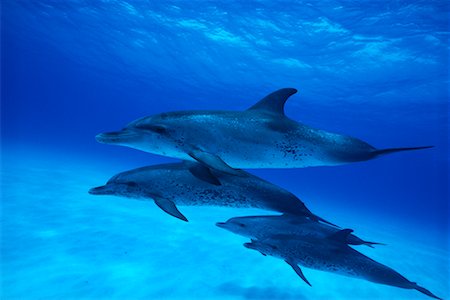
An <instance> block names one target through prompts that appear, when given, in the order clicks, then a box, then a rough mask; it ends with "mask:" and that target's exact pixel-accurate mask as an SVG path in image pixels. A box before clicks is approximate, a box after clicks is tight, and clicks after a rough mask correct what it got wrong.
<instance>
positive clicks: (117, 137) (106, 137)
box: [95, 130, 139, 144]
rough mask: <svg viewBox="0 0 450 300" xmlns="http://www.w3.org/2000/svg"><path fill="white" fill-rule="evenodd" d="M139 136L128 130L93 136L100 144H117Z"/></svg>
mask: <svg viewBox="0 0 450 300" xmlns="http://www.w3.org/2000/svg"><path fill="white" fill-rule="evenodd" d="M138 135H139V134H138V133H137V132H133V131H130V130H122V131H114V132H105V133H99V134H97V135H96V136H95V139H96V140H97V142H99V143H102V144H110V143H119V142H123V141H126V140H129V139H130V138H133V137H137V136H138Z"/></svg>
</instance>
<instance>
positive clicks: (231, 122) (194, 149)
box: [96, 88, 431, 175]
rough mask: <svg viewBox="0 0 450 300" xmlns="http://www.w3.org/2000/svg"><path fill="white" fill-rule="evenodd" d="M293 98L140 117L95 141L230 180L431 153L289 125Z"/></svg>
mask: <svg viewBox="0 0 450 300" xmlns="http://www.w3.org/2000/svg"><path fill="white" fill-rule="evenodd" d="M296 92H297V90H296V89H293V88H284V89H280V90H278V91H275V92H273V93H272V94H269V95H268V96H266V97H265V98H263V99H262V100H260V101H259V102H258V103H256V104H255V105H253V106H252V107H250V108H249V109H248V110H246V111H181V112H170V113H162V114H158V115H154V116H149V117H144V118H141V119H138V120H136V121H133V122H131V123H130V124H128V125H127V126H126V127H125V128H124V129H122V130H121V131H117V132H110V133H102V134H99V135H97V136H96V139H97V141H98V142H100V143H105V144H115V145H122V146H127V147H131V148H135V149H139V150H142V151H146V152H150V153H154V154H159V155H163V156H169V157H173V158H179V159H182V160H191V161H198V162H201V163H202V164H204V165H207V166H208V167H210V168H213V169H216V170H219V171H223V172H227V173H230V174H234V175H239V173H240V172H239V171H237V170H236V168H304V167H311V166H333V165H340V164H346V163H352V162H357V161H365V160H370V159H373V158H375V157H378V156H381V155H384V154H389V153H393V152H398V151H406V150H418V149H425V148H430V147H431V146H426V147H412V148H391V149H381V150H379V149H376V148H374V147H372V146H371V145H369V144H367V143H366V142H363V141H361V140H359V139H356V138H353V137H350V136H346V135H341V134H336V133H331V132H327V131H324V130H320V129H315V128H311V127H309V126H307V125H304V124H302V123H298V122H296V121H293V120H291V119H289V118H287V117H286V116H285V114H284V104H285V102H286V101H287V99H288V98H289V97H290V96H292V95H293V94H295V93H296Z"/></svg>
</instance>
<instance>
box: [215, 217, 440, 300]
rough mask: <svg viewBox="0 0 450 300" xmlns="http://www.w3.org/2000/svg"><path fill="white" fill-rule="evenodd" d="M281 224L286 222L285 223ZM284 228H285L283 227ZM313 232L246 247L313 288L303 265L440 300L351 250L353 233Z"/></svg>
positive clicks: (276, 235) (249, 232)
mask: <svg viewBox="0 0 450 300" xmlns="http://www.w3.org/2000/svg"><path fill="white" fill-rule="evenodd" d="M279 221H280V222H284V220H279ZM222 224H226V223H219V227H223V228H225V229H230V227H228V226H226V225H222ZM261 224H262V223H261V222H258V223H253V226H260V225H261ZM248 225H250V224H248ZM280 226H283V225H282V224H281V225H280ZM290 226H292V225H289V224H286V227H290ZM298 226H302V225H298ZM316 227H317V228H316V229H317V230H319V231H321V229H320V228H319V226H316ZM232 231H233V232H235V233H238V234H240V235H243V236H249V235H252V234H254V233H252V232H253V231H254V228H253V229H252V228H251V226H245V227H241V229H240V230H239V231H236V230H234V229H233V230H232ZM313 231H314V224H313V226H312V227H310V228H309V230H307V231H306V230H305V231H303V234H298V233H297V234H296V235H292V234H288V233H287V234H283V233H282V234H280V233H278V231H277V230H275V231H274V234H273V235H272V236H268V237H267V238H265V239H257V240H252V241H251V242H250V243H245V244H244V246H245V247H246V248H249V249H253V250H257V251H259V252H260V253H261V254H263V255H264V256H266V255H270V256H274V257H277V258H281V259H282V260H284V261H285V262H286V263H287V264H289V265H290V266H291V267H292V269H293V270H294V271H295V272H296V273H297V275H298V276H300V278H302V279H303V280H304V281H305V282H306V283H307V284H308V285H311V284H310V283H309V281H308V279H307V278H306V276H305V275H304V274H303V271H302V270H301V268H300V267H299V265H301V266H304V267H307V268H311V269H316V270H322V271H326V272H332V273H337V274H340V275H344V276H350V277H356V278H361V279H365V280H368V281H372V282H375V283H380V284H386V285H390V286H395V287H399V288H404V289H415V290H418V291H419V292H421V293H424V294H425V295H428V296H430V297H432V298H435V299H440V298H439V297H437V296H435V295H434V294H433V293H431V292H430V291H429V290H427V289H425V288H423V287H421V286H419V285H418V284H417V283H415V282H411V281H409V280H408V279H406V278H405V277H403V276H402V275H401V274H399V273H398V272H396V271H395V270H393V269H391V268H389V267H387V266H385V265H383V264H380V263H378V262H376V261H374V260H372V259H370V258H369V257H367V256H365V255H364V254H362V253H360V252H358V251H356V250H354V249H353V248H351V247H349V246H348V240H349V239H347V238H345V235H350V234H351V233H352V230H351V229H343V230H341V231H340V232H339V234H338V235H336V234H334V235H331V236H328V237H320V235H321V234H320V233H319V234H314V233H312V232H313ZM287 232H289V230H288V231H287ZM308 232H309V233H308ZM266 234H269V233H266Z"/></svg>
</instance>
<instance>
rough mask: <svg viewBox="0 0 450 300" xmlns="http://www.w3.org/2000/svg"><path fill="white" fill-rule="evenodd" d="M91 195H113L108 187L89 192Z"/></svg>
mask: <svg viewBox="0 0 450 300" xmlns="http://www.w3.org/2000/svg"><path fill="white" fill-rule="evenodd" d="M89 194H91V195H110V194H112V191H111V189H109V188H108V186H107V185H102V186H98V187H95V188H92V189H90V190H89Z"/></svg>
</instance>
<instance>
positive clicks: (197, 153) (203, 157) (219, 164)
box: [189, 150, 245, 176]
mask: <svg viewBox="0 0 450 300" xmlns="http://www.w3.org/2000/svg"><path fill="white" fill-rule="evenodd" d="M189 156H191V157H192V158H193V159H195V160H196V161H198V162H199V163H201V164H203V165H205V166H206V167H208V168H211V169H214V170H217V171H221V172H223V173H226V174H230V175H235V176H244V174H245V173H244V172H243V171H242V170H239V169H233V168H232V167H230V166H229V165H227V164H226V163H225V162H224V161H223V160H222V159H221V158H220V157H218V156H217V155H214V154H211V153H208V152H204V151H201V150H192V151H191V152H189Z"/></svg>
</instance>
